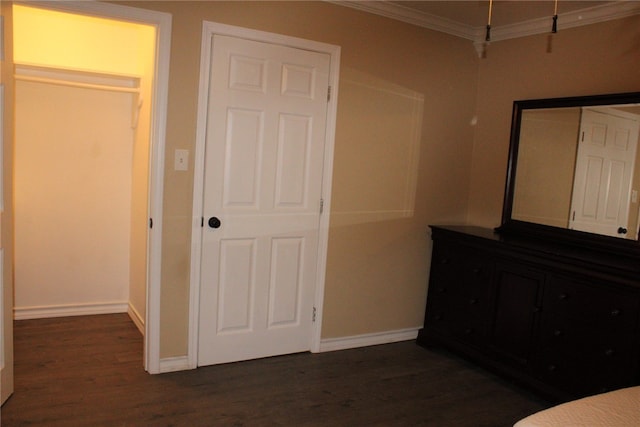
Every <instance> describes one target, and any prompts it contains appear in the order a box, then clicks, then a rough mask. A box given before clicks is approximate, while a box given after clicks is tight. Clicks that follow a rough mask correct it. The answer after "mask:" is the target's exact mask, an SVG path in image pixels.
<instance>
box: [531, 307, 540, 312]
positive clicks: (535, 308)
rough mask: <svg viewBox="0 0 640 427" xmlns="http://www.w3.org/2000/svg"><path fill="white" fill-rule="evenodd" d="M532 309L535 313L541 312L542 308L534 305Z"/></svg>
mask: <svg viewBox="0 0 640 427" xmlns="http://www.w3.org/2000/svg"><path fill="white" fill-rule="evenodd" d="M531 311H533V312H534V313H540V312H541V311H542V309H541V308H540V307H533V309H532V310H531Z"/></svg>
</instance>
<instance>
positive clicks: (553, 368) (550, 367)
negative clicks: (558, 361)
mask: <svg viewBox="0 0 640 427" xmlns="http://www.w3.org/2000/svg"><path fill="white" fill-rule="evenodd" d="M556 369H558V367H557V366H556V365H549V366H547V371H549V372H553V371H555V370H556Z"/></svg>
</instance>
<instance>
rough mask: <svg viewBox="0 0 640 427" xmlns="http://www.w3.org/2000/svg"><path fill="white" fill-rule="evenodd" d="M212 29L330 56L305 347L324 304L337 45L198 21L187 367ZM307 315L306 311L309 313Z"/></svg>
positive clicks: (315, 344)
mask: <svg viewBox="0 0 640 427" xmlns="http://www.w3.org/2000/svg"><path fill="white" fill-rule="evenodd" d="M214 35H226V36H232V37H238V38H243V39H247V40H254V41H259V42H264V43H271V44H278V45H283V46H287V47H293V48H297V49H304V50H310V51H314V52H320V53H325V54H328V55H329V56H330V58H331V65H330V70H329V86H330V88H331V96H330V98H329V100H328V102H327V123H326V134H325V148H324V159H323V162H324V163H323V174H322V193H321V197H322V199H323V201H324V205H323V212H322V214H321V215H320V226H319V235H318V237H319V239H318V260H317V273H316V286H315V294H314V304H313V305H314V308H315V313H316V316H315V322H314V323H313V326H312V331H311V336H310V337H309V348H310V350H311V351H312V352H319V351H320V350H321V348H320V338H321V332H322V313H323V310H322V308H323V305H324V285H325V273H326V271H325V270H326V265H327V249H328V243H329V219H330V215H331V184H332V178H333V154H334V145H335V129H336V117H337V106H338V102H337V101H338V81H339V71H340V46H336V45H331V44H327V43H322V42H316V41H312V40H306V39H301V38H297V37H292V36H286V35H282V34H277V33H270V32H265V31H258V30H253V29H249V28H243V27H236V26H232V25H226V24H221V23H217V22H210V21H204V22H203V26H202V44H201V50H200V52H201V53H200V81H199V89H198V93H199V96H198V116H197V129H196V146H195V153H194V163H195V164H194V183H193V184H194V185H193V211H192V212H193V215H192V228H191V230H192V233H191V274H190V291H189V297H190V301H189V302H190V304H189V342H188V355H187V359H188V363H187V364H188V368H191V369H195V368H196V367H197V366H198V334H199V330H198V328H199V325H198V323H199V322H198V319H199V307H200V268H201V264H202V260H201V256H202V234H201V231H202V226H201V224H202V222H201V221H202V218H203V216H202V215H203V201H204V157H205V156H204V154H205V139H206V124H207V101H208V93H209V72H210V63H211V48H212V41H213V36H214ZM309 315H310V316H311V313H309Z"/></svg>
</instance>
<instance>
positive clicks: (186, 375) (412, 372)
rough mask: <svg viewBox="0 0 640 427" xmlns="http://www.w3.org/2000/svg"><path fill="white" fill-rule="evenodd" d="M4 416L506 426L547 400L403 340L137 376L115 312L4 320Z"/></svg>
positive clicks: (76, 421) (165, 422)
mask: <svg viewBox="0 0 640 427" xmlns="http://www.w3.org/2000/svg"><path fill="white" fill-rule="evenodd" d="M15 360H16V363H15V393H14V395H13V396H12V397H11V398H10V399H9V401H8V402H7V403H6V404H5V405H4V406H3V407H2V414H1V417H2V427H13V426H36V425H37V426H47V427H49V426H52V427H53V426H65V427H68V426H110V427H111V426H305V425H306V426H363V425H366V426H417V425H425V426H438V427H439V426H446V427H449V426H452V427H455V426H473V427H481V426H491V427H494V426H496V427H497V426H511V425H513V423H514V422H515V421H516V420H518V419H519V418H521V417H524V416H526V415H528V414H530V413H533V412H535V411H537V410H540V409H542V408H544V407H546V406H548V404H547V403H546V402H544V401H542V400H538V399H536V398H535V397H534V396H531V395H529V394H527V393H526V392H524V391H522V390H520V389H518V388H516V387H515V386H513V385H511V384H509V383H507V382H503V381H501V380H499V379H497V378H496V377H494V376H492V375H491V374H489V373H487V372H485V371H482V370H480V369H477V368H475V367H474V366H472V365H470V364H467V363H465V362H464V361H462V360H460V359H457V358H455V357H453V356H451V355H447V354H445V353H440V352H433V351H430V350H426V349H424V348H421V347H418V346H417V345H416V344H415V343H413V342H403V343H396V344H388V345H381V346H374V347H366V348H360V349H354V350H344V351H336V352H330V353H321V354H308V353H303V354H295V355H289V356H281V357H273V358H268V359H262V360H256V361H249V362H243V363H234V364H227V365H218V366H212V367H206V368H200V369H197V370H193V371H187V372H177V373H169V374H162V375H153V376H152V375H148V374H147V373H145V372H144V370H143V369H142V338H141V336H140V334H139V332H138V331H137V329H136V328H135V326H134V325H133V323H132V322H131V321H130V320H129V319H128V317H127V315H124V314H122V315H119V314H117V315H101V316H87V317H73V318H58V319H40V320H23V321H18V322H15Z"/></svg>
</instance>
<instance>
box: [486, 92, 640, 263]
mask: <svg viewBox="0 0 640 427" xmlns="http://www.w3.org/2000/svg"><path fill="white" fill-rule="evenodd" d="M639 126H640V92H634V93H622V94H611V95H596V96H582V97H571V98H555V99H536V100H523V101H515V102H514V105H513V115H512V124H511V142H510V149H509V162H508V168H507V179H506V187H505V198H504V208H503V215H502V225H501V226H500V227H499V228H498V231H499V232H502V233H505V234H508V233H512V234H513V233H516V234H517V233H520V234H523V233H524V234H529V235H535V236H539V237H543V238H544V237H546V238H549V239H553V240H554V241H564V242H567V243H575V244H579V245H580V246H582V247H591V248H593V249H605V250H607V251H608V252H612V251H613V252H615V253H620V254H623V255H632V256H633V257H637V256H639V255H640V243H639V240H638V235H639V229H640V200H639V199H640V194H639V193H640V147H638V145H639V141H638V132H639Z"/></svg>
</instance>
